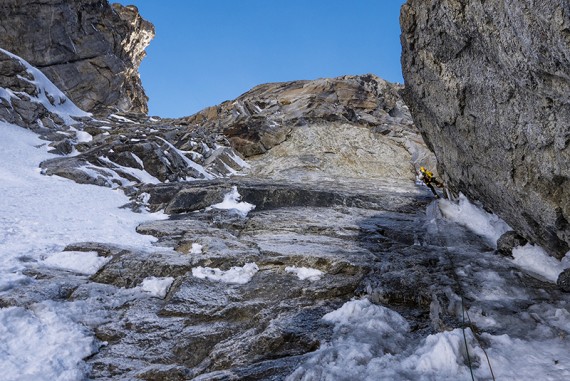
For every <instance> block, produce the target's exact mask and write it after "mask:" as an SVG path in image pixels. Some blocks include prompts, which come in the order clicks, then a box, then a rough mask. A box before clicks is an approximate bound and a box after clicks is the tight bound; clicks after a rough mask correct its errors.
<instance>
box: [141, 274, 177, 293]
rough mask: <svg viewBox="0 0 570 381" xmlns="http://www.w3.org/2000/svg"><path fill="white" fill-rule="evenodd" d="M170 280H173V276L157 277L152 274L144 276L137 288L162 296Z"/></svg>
mask: <svg viewBox="0 0 570 381" xmlns="http://www.w3.org/2000/svg"><path fill="white" fill-rule="evenodd" d="M172 282H174V278H173V277H165V278H157V277H153V276H152V277H149V278H145V279H144V280H143V281H142V283H141V285H140V286H139V288H140V289H141V290H142V291H144V292H147V293H149V294H151V295H153V296H156V297H157V298H164V297H165V296H166V293H167V292H168V289H169V288H170V286H171V285H172Z"/></svg>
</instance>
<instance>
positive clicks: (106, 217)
mask: <svg viewBox="0 0 570 381" xmlns="http://www.w3.org/2000/svg"><path fill="white" fill-rule="evenodd" d="M0 130H1V135H2V139H1V140H0V146H1V149H0V190H1V193H2V197H0V210H2V214H1V215H0V292H3V291H7V290H9V289H11V288H14V287H18V286H19V285H21V284H23V283H29V282H34V279H33V278H30V277H28V276H27V275H25V272H24V270H25V269H26V267H29V266H45V267H46V268H47V267H58V268H62V269H67V270H70V271H75V272H78V273H84V274H91V273H93V272H94V271H96V269H97V268H98V267H99V266H101V265H102V264H103V262H104V261H106V260H107V259H105V258H101V257H97V256H96V255H95V254H94V253H77V252H63V251H62V250H63V248H64V247H65V246H66V245H68V244H71V243H76V242H83V241H96V242H111V243H116V242H121V243H122V244H124V245H125V246H131V247H137V248H139V249H141V250H142V249H152V248H153V246H152V242H154V241H155V240H156V239H155V238H154V237H150V236H144V235H140V234H138V233H136V231H135V228H136V226H137V225H139V224H140V223H141V222H143V221H148V220H152V219H163V218H165V217H166V216H165V215H163V214H149V213H146V214H145V213H141V214H136V213H133V212H131V211H130V210H128V209H120V207H121V206H122V205H125V204H126V203H128V202H129V199H128V198H127V197H126V196H125V195H124V194H123V193H122V192H120V191H118V190H110V189H108V188H103V187H97V186H93V185H79V184H76V183H74V182H73V181H71V180H67V179H63V178H60V177H48V176H43V175H41V173H40V169H39V167H38V165H39V163H40V162H41V161H43V160H46V159H49V158H52V157H56V156H55V155H52V154H49V153H47V144H46V143H47V142H46V141H43V140H40V139H39V138H38V137H37V135H36V134H34V133H32V132H31V131H28V130H25V129H23V128H21V127H18V126H14V125H10V124H7V123H4V122H0ZM71 305H72V303H59V304H58V303H54V302H48V301H46V302H42V303H37V304H33V305H31V306H30V307H29V309H24V308H20V307H17V308H14V307H12V308H2V309H0V335H1V336H2V340H1V341H0V369H2V378H3V379H4V380H40V381H41V380H46V381H48V380H50V381H51V380H78V379H83V372H84V369H82V366H83V365H81V364H82V359H83V358H84V357H86V356H88V355H89V354H91V353H92V352H93V350H94V338H93V337H92V334H91V333H90V331H89V330H88V329H86V328H85V327H84V326H82V325H81V324H79V323H76V321H77V320H79V319H75V317H76V315H74V314H75V312H72V311H70V310H69V308H71ZM76 313H77V314H80V312H76Z"/></svg>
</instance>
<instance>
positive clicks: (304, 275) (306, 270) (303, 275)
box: [285, 266, 324, 282]
mask: <svg viewBox="0 0 570 381" xmlns="http://www.w3.org/2000/svg"><path fill="white" fill-rule="evenodd" d="M285 272H288V273H291V274H294V275H296V276H297V278H299V279H300V280H305V279H307V280H309V281H311V282H314V281H317V280H319V279H321V277H322V276H323V275H324V273H323V272H322V271H321V270H317V269H313V268H310V267H295V266H287V267H285Z"/></svg>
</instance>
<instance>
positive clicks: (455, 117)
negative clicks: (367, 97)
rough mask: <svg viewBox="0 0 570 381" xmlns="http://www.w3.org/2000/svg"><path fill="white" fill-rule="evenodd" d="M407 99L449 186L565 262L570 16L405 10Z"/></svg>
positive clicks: (418, 3)
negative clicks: (483, 206)
mask: <svg viewBox="0 0 570 381" xmlns="http://www.w3.org/2000/svg"><path fill="white" fill-rule="evenodd" d="M400 20H401V26H402V36H401V40H402V45H403V53H402V67H403V73H404V78H405V84H406V89H405V91H404V99H405V101H406V104H408V106H409V107H410V110H411V112H412V115H413V117H414V122H415V123H416V125H417V127H418V129H419V130H420V131H422V134H423V136H424V137H425V138H426V142H427V144H428V145H429V146H430V148H431V149H432V150H433V151H434V152H435V154H436V156H437V159H438V162H439V164H440V166H441V169H443V172H445V174H446V179H447V181H448V183H449V185H450V186H452V187H453V188H455V189H456V190H458V191H461V192H463V193H464V194H466V195H468V196H469V197H470V198H471V199H475V200H479V201H481V202H482V203H484V204H485V206H486V207H487V208H489V209H491V210H493V211H494V212H495V213H496V214H498V215H499V216H501V217H502V218H503V219H505V220H506V221H507V223H509V225H510V226H512V227H513V228H514V229H515V230H516V231H518V232H519V233H520V234H522V235H523V236H525V237H526V238H527V239H529V240H531V241H532V242H536V243H538V244H540V245H541V246H542V247H544V248H545V249H546V250H548V251H549V253H550V254H551V255H553V256H555V257H557V258H559V259H560V258H561V257H563V256H564V254H565V253H566V252H567V251H568V249H569V245H570V225H569V224H568V221H569V220H570V202H569V200H570V194H569V189H570V187H569V181H570V168H569V164H568V163H570V146H569V145H568V143H569V142H570V139H569V137H570V135H569V131H570V130H569V129H568V122H567V121H568V120H569V118H570V98H569V96H568V94H569V91H568V90H569V89H570V80H569V78H570V62H569V58H568V57H569V52H570V40H569V37H568V36H569V34H568V30H569V26H570V9H569V7H568V2H566V1H563V0H548V1H541V2H538V1H534V0H524V1H507V2H501V1H485V2H482V1H475V0H472V1H471V0H470V1H455V0H448V1H423V0H409V1H407V2H406V4H405V5H404V6H403V7H402V11H401V19H400Z"/></svg>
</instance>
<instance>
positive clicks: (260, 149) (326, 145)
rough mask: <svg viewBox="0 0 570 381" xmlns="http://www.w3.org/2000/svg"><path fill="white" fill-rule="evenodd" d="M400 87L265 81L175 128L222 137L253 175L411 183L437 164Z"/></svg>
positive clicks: (356, 81)
mask: <svg viewBox="0 0 570 381" xmlns="http://www.w3.org/2000/svg"><path fill="white" fill-rule="evenodd" d="M401 89H402V86H401V85H398V84H393V83H389V82H387V81H384V80H382V79H380V78H378V77H376V76H374V75H370V74H369V75H362V76H343V77H338V78H323V79H317V80H313V81H293V82H285V83H269V84H264V85H260V86H257V87H255V88H254V89H252V90H251V91H248V92H247V93H245V94H243V95H241V96H240V97H238V98H237V99H235V100H232V101H227V102H224V103H222V104H221V105H218V106H214V107H210V108H207V109H205V110H203V111H201V112H199V113H197V114H195V115H192V116H190V117H187V118H182V119H181V120H178V121H177V123H180V124H182V125H188V126H189V127H191V128H194V129H196V128H203V129H206V130H208V131H217V132H219V133H221V134H224V135H225V136H226V137H227V138H228V140H229V141H230V143H231V145H232V147H233V148H234V149H236V150H237V151H239V152H240V153H241V154H242V155H243V156H245V157H246V158H248V161H249V162H250V163H251V164H252V168H251V171H249V174H250V175H252V176H256V177H264V178H273V179H278V180H288V181H309V180H310V181H321V180H326V181H336V180H337V179H343V178H359V179H361V180H373V181H375V182H378V180H381V181H388V180H389V179H392V180H393V179H399V180H400V181H401V180H404V181H414V176H415V171H414V165H415V166H416V167H419V165H426V166H429V167H430V168H431V167H434V166H435V159H434V157H433V155H432V154H431V153H430V152H429V150H428V149H427V148H426V146H425V144H424V142H423V140H422V138H421V136H420V135H419V134H418V132H417V130H416V128H415V127H414V125H413V123H412V119H411V116H410V113H409V111H408V108H407V106H406V105H405V104H404V103H403V101H402V99H401V97H400V94H399V91H400V90H401Z"/></svg>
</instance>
